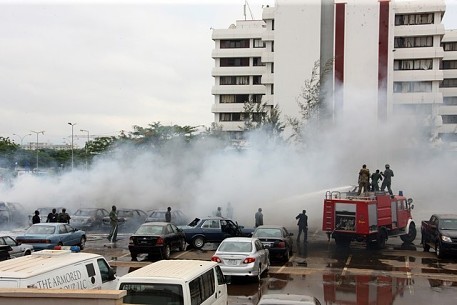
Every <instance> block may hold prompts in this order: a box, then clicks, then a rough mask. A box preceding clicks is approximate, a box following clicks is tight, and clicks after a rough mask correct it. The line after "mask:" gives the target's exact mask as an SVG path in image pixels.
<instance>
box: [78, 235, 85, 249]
mask: <svg viewBox="0 0 457 305" xmlns="http://www.w3.org/2000/svg"><path fill="white" fill-rule="evenodd" d="M85 247H86V238H85V237H81V240H80V241H79V248H80V249H81V250H84V248H85Z"/></svg>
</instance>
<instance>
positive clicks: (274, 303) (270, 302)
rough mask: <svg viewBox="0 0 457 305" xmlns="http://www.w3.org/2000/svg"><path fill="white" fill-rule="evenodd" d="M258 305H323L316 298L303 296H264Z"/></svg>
mask: <svg viewBox="0 0 457 305" xmlns="http://www.w3.org/2000/svg"><path fill="white" fill-rule="evenodd" d="M257 304H258V305H278V304H281V305H321V302H319V300H318V299H317V298H315V297H312V296H309V295H301V294H280V293H274V294H264V295H263V296H262V297H261V298H260V301H259V303H257Z"/></svg>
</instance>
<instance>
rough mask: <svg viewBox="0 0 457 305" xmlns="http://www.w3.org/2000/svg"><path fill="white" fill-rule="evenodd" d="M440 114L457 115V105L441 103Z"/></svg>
mask: <svg viewBox="0 0 457 305" xmlns="http://www.w3.org/2000/svg"><path fill="white" fill-rule="evenodd" d="M438 114H439V115H457V105H441V106H440V108H439V109H438Z"/></svg>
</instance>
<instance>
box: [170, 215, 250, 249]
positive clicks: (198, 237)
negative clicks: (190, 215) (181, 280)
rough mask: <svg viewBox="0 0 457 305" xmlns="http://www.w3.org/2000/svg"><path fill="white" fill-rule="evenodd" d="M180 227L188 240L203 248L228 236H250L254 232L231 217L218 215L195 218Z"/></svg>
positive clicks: (193, 244) (191, 243) (192, 244)
mask: <svg viewBox="0 0 457 305" xmlns="http://www.w3.org/2000/svg"><path fill="white" fill-rule="evenodd" d="M179 228H180V229H182V230H183V232H184V234H185V235H186V242H187V243H188V244H189V245H191V246H193V247H195V248H197V249H200V248H202V247H203V246H204V245H205V243H207V242H209V243H220V242H221V241H223V240H224V239H226V238H227V237H235V236H246V237H249V236H250V235H251V233H252V230H251V229H245V228H244V227H241V226H238V224H237V223H236V222H233V221H232V220H230V219H227V218H223V217H217V216H210V217H205V218H201V219H200V218H195V219H194V220H193V221H192V222H191V223H189V224H188V225H187V226H180V227H179Z"/></svg>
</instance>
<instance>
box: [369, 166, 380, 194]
mask: <svg viewBox="0 0 457 305" xmlns="http://www.w3.org/2000/svg"><path fill="white" fill-rule="evenodd" d="M379 180H381V181H382V175H381V173H380V172H379V169H377V170H376V172H374V173H373V174H371V190H372V191H373V192H377V191H379V183H378V181H379Z"/></svg>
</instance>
